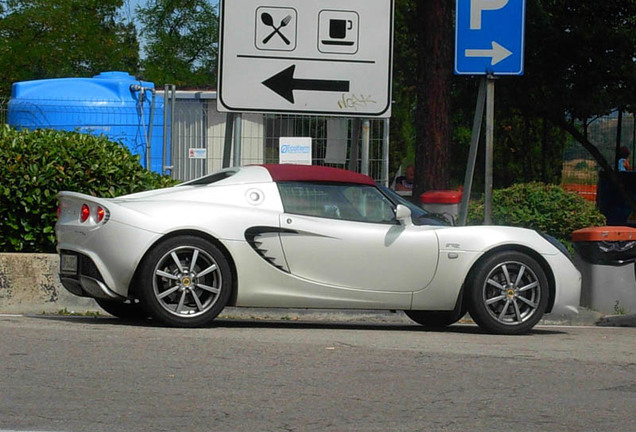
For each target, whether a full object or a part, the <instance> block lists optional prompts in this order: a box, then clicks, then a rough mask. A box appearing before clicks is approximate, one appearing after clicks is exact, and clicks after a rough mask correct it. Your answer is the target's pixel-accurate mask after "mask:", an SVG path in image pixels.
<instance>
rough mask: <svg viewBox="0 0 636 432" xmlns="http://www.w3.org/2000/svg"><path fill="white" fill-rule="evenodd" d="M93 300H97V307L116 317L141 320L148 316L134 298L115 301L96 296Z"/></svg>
mask: <svg viewBox="0 0 636 432" xmlns="http://www.w3.org/2000/svg"><path fill="white" fill-rule="evenodd" d="M95 302H97V304H98V305H99V307H101V308H102V309H104V310H105V311H106V312H108V313H109V314H111V315H113V316H115V317H117V318H121V319H126V320H131V319H139V320H141V319H145V318H147V317H148V315H147V314H146V311H144V309H143V308H142V307H141V305H140V304H139V302H138V301H136V300H126V301H117V300H105V299H99V298H96V299H95Z"/></svg>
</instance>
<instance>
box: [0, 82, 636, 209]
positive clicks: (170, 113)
mask: <svg viewBox="0 0 636 432" xmlns="http://www.w3.org/2000/svg"><path fill="white" fill-rule="evenodd" d="M158 94H159V95H160V96H161V97H164V99H165V104H164V107H165V109H164V111H163V112H164V113H165V114H164V116H163V123H164V124H165V125H166V126H165V129H161V128H153V131H154V132H153V137H154V138H153V145H154V142H155V140H156V139H157V138H158V137H160V139H161V141H162V142H161V143H159V144H158V145H159V146H163V148H162V149H160V150H159V152H158V153H157V152H156V151H155V150H153V158H155V157H159V158H161V156H157V154H159V155H161V154H163V157H162V160H161V164H155V163H154V162H153V165H152V166H153V168H155V166H163V167H164V170H165V171H166V172H169V173H170V174H171V175H172V176H173V177H174V178H177V179H180V180H189V179H192V178H196V177H198V176H201V175H205V174H207V173H210V172H213V171H215V170H218V169H220V168H221V167H222V165H223V148H224V140H225V130H226V115H225V114H223V113H219V112H218V111H217V109H216V92H196V91H175V92H174V93H169V92H158ZM58 109H59V107H58ZM69 109H72V110H74V111H77V108H75V107H73V108H69ZM7 112H8V100H6V99H5V100H0V122H1V123H2V124H5V123H6V122H7V120H8V118H7ZM75 114H77V113H75ZM91 115H93V116H94V115H95V113H91ZM109 116H110V114H108V113H104V114H103V118H102V121H101V123H100V124H103V125H106V127H107V126H108V124H107V123H108V121H109V118H110V117H109ZM156 120H159V119H158V118H156ZM619 123H620V126H619ZM388 125H389V122H388V120H377V119H376V120H370V121H369V122H368V123H367V122H364V121H361V120H359V119H351V118H334V117H320V116H301V115H274V114H244V115H243V116H242V121H241V137H242V138H241V142H242V145H241V158H240V161H241V164H257V163H276V162H278V158H279V140H280V138H281V137H311V139H312V163H313V164H315V165H328V166H335V167H342V168H348V169H351V170H354V171H362V172H367V173H368V174H369V175H371V176H372V177H373V178H374V179H375V180H377V181H380V182H383V183H385V184H386V183H390V179H389V178H388V177H389V173H388ZM45 126H46V125H45ZM83 126H84V125H80V124H78V125H77V127H76V129H78V130H81V129H83ZM619 127H620V129H621V133H620V145H621V146H626V147H627V148H629V149H630V151H631V156H630V158H631V162H632V166H635V165H636V164H635V163H634V155H635V154H636V124H635V121H634V115H633V114H630V113H624V114H623V116H622V118H620V122H619V116H618V115H617V114H616V113H614V114H612V115H610V116H605V117H600V118H598V119H595V120H593V121H591V122H589V123H588V125H587V127H586V134H587V136H588V139H590V141H591V142H592V143H593V144H594V145H596V146H597V147H598V148H599V149H600V151H601V153H602V154H603V155H604V156H605V158H606V159H607V160H608V162H610V164H613V163H614V157H615V152H616V143H617V135H618V129H619ZM65 128H66V129H69V125H66V126H65ZM365 133H368V139H366V140H365ZM364 143H368V146H366V145H364ZM230 160H232V159H230ZM598 171H599V168H598V166H597V164H596V161H595V160H594V159H593V158H592V157H591V156H590V155H589V153H588V152H587V150H585V149H584V148H583V147H582V146H581V145H580V144H579V143H577V142H575V141H573V140H570V142H569V143H568V144H567V146H566V148H565V150H564V154H563V171H562V178H563V180H562V183H563V184H564V185H567V186H568V187H569V188H571V189H573V190H577V191H579V193H581V194H582V195H583V196H587V197H588V198H589V199H594V196H595V187H596V184H597V181H598Z"/></svg>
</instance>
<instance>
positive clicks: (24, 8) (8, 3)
mask: <svg viewBox="0 0 636 432" xmlns="http://www.w3.org/2000/svg"><path fill="white" fill-rule="evenodd" d="M122 4H123V0H4V1H2V3H1V4H0V82H1V84H0V94H1V95H3V96H8V95H9V93H10V86H11V84H12V83H13V82H16V81H24V80H31V79H42V78H57V77H67V76H92V75H95V74H98V73H99V72H103V71H105V70H125V71H132V72H136V71H137V66H138V62H139V45H138V42H137V36H136V32H135V29H134V26H133V25H132V24H126V23H121V22H120V21H119V19H118V9H119V8H120V7H121V6H122Z"/></svg>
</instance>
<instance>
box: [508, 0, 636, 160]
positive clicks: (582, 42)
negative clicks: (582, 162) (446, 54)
mask: <svg viewBox="0 0 636 432" xmlns="http://www.w3.org/2000/svg"><path fill="white" fill-rule="evenodd" d="M635 16H636V0H606V1H603V2H596V1H593V0H537V1H534V2H528V4H527V20H528V23H527V33H526V41H527V42H526V59H527V60H526V74H525V76H524V77H523V78H522V79H519V80H515V81H514V82H513V81H512V80H509V81H507V82H506V83H505V84H504V83H503V82H502V84H503V85H501V86H499V87H500V90H501V91H502V97H503V99H504V100H505V101H506V103H507V104H508V105H509V106H511V107H516V108H517V109H519V110H520V111H521V112H523V113H524V114H526V115H531V116H535V117H536V118H543V119H546V120H548V121H550V122H551V123H552V124H554V125H557V126H558V127H560V128H561V129H563V130H565V131H567V132H568V133H570V135H572V136H573V137H574V138H575V139H576V140H577V141H579V142H580V143H581V144H582V145H583V146H584V147H585V148H586V149H587V150H588V151H590V153H591V154H592V156H594V157H595V158H596V159H597V162H598V163H599V164H600V165H601V166H602V167H603V168H604V169H605V170H608V169H609V170H611V167H610V166H609V164H608V163H607V161H606V160H605V159H604V158H603V157H602V155H601V154H600V152H598V149H596V147H594V146H593V145H592V144H591V143H590V142H589V141H588V140H587V138H586V137H585V133H582V134H580V133H577V131H578V129H577V128H576V127H575V126H574V125H575V122H576V121H577V120H578V121H580V122H583V124H585V123H586V122H587V121H588V120H589V119H590V118H593V117H596V116H600V115H605V114H608V113H610V112H611V111H613V110H615V109H617V108H621V109H628V110H632V111H633V110H634V107H633V104H634V101H636V63H635V62H634V58H636V26H635V24H636V18H635ZM630 106H631V108H630ZM578 132H580V131H578Z"/></svg>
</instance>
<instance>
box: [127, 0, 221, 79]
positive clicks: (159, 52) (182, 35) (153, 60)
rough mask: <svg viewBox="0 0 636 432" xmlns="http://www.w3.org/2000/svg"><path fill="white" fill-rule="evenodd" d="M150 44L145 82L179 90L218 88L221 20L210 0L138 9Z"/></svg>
mask: <svg viewBox="0 0 636 432" xmlns="http://www.w3.org/2000/svg"><path fill="white" fill-rule="evenodd" d="M137 15H138V18H139V20H140V22H141V23H142V25H143V28H142V31H141V33H142V35H143V36H144V37H145V39H146V41H147V45H146V48H145V51H146V58H145V60H144V61H143V62H142V69H143V72H142V73H143V75H144V78H146V79H147V80H150V81H153V82H155V83H161V84H165V83H171V84H176V85H178V86H195V87H199V88H200V87H214V86H215V84H216V73H215V66H216V58H217V51H218V46H217V40H218V17H217V14H216V8H215V6H213V5H212V2H211V1H210V0H151V1H149V3H148V5H147V6H145V7H140V8H138V9H137Z"/></svg>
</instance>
